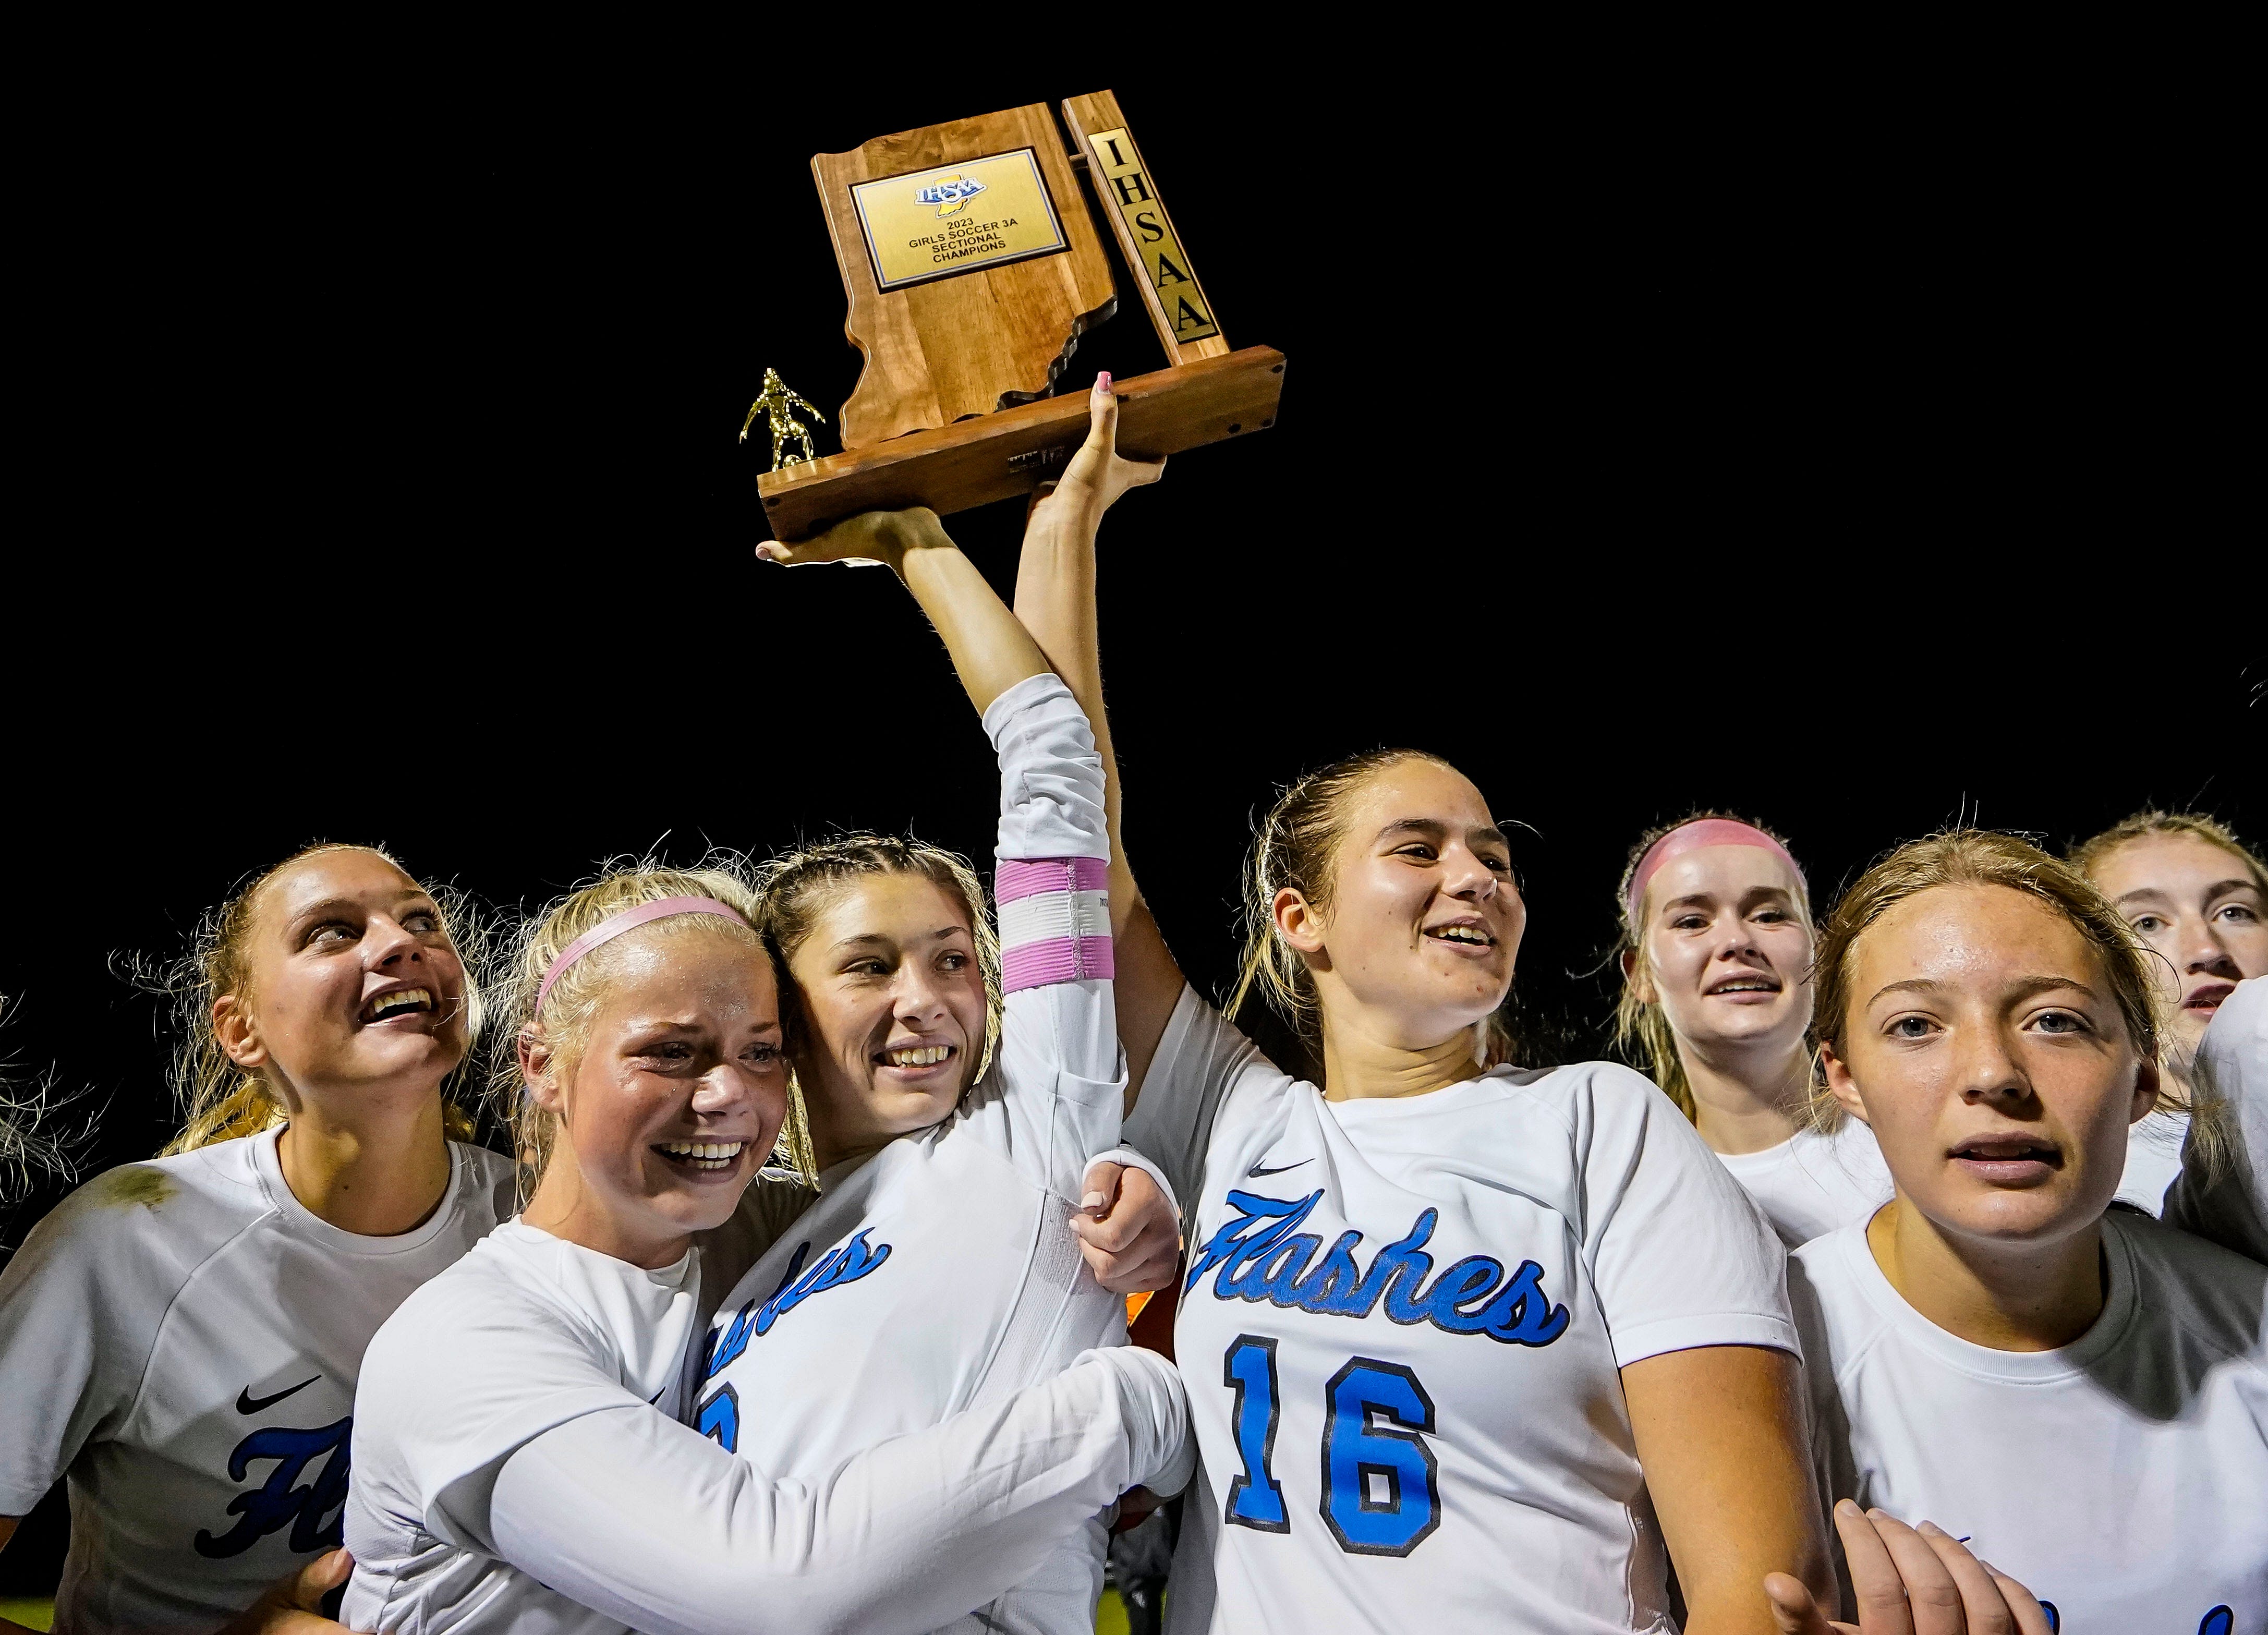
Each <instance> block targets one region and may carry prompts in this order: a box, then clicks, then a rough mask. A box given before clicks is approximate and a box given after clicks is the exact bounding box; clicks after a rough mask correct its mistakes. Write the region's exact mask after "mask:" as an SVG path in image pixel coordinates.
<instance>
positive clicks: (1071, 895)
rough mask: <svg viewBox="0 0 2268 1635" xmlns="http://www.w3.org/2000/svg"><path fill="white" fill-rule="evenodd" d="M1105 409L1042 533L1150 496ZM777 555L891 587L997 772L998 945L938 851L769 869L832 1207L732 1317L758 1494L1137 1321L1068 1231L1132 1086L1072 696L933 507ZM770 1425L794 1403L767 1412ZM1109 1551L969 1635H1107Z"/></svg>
mask: <svg viewBox="0 0 2268 1635" xmlns="http://www.w3.org/2000/svg"><path fill="white" fill-rule="evenodd" d="M1108 402H1109V399H1108V397H1107V396H1102V397H1099V398H1098V399H1096V400H1095V418H1094V425H1093V426H1092V427H1091V435H1090V438H1089V439H1088V442H1087V445H1086V446H1085V447H1083V448H1082V449H1081V450H1080V451H1079V454H1078V455H1077V457H1076V458H1075V459H1074V460H1073V461H1072V462H1071V466H1070V468H1068V470H1067V471H1066V474H1065V476H1064V482H1063V484H1062V485H1061V487H1060V488H1059V489H1058V490H1057V494H1056V496H1055V497H1052V498H1050V499H1049V500H1047V501H1045V502H1043V503H1042V505H1041V506H1040V508H1039V509H1038V510H1037V512H1035V513H1034V515H1033V517H1032V518H1031V520H1030V527H1032V528H1033V529H1035V530H1040V531H1046V530H1049V529H1052V528H1054V527H1058V526H1065V527H1083V528H1089V529H1091V528H1092V527H1094V523H1095V522H1096V521H1097V520H1099V519H1100V517H1101V512H1102V510H1103V509H1104V508H1105V507H1106V506H1107V505H1108V503H1109V500H1110V498H1112V497H1116V493H1117V492H1120V491H1123V489H1124V488H1125V487H1127V486H1130V485H1131V484H1132V483H1134V482H1146V481H1149V480H1151V479H1152V478H1154V477H1155V476H1156V475H1157V470H1156V468H1154V467H1136V466H1131V465H1130V464H1129V463H1128V462H1125V461H1122V460H1116V458H1115V456H1114V455H1113V454H1112V453H1111V449H1110V445H1109V440H1108V430H1107V428H1106V427H1105V426H1104V425H1103V424H1102V410H1103V408H1104V406H1107V405H1108ZM1088 497H1093V498H1094V501H1095V502H1096V503H1094V504H1091V505H1090V504H1087V503H1086V500H1087V498H1088ZM1064 512H1076V519H1068V520H1067V519H1064V518H1063V517H1062V516H1061V515H1060V513H1064ZM763 549H764V551H765V553H766V554H767V555H768V556H773V557H775V558H777V559H779V560H783V561H785V562H788V563H806V562H819V561H828V560H833V559H836V558H838V557H841V556H858V557H865V558H868V559H879V560H882V561H885V562H887V563H889V565H890V566H891V567H892V568H893V569H894V570H895V571H896V572H897V574H898V576H899V577H900V578H902V580H903V581H904V583H905V585H906V586H907V588H908V589H909V590H910V591H911V592H912V593H913V594H914V596H915V598H916V600H917V601H918V602H919V603H920V605H921V607H922V608H923V610H924V612H925V613H926V614H927V615H929V617H930V620H931V622H932V625H933V626H934V627H935V629H936V630H937V631H938V632H939V635H940V636H941V637H943V638H944V641H945V643H946V647H947V649H948V650H949V651H950V652H951V653H952V656H953V659H954V667H955V668H956V669H957V670H958V672H959V674H960V676H961V681H962V683H963V685H964V687H965V688H966V689H967V691H968V696H969V701H970V703H972V704H974V705H975V706H976V710H977V711H978V713H979V714H980V715H981V716H982V718H983V723H984V726H985V730H986V732H987V733H988V735H989V736H990V738H991V740H992V741H993V744H994V746H995V748H996V749H997V751H998V760H999V779H1000V818H999V829H998V843H997V849H996V857H997V867H996V874H995V880H996V893H997V896H998V902H999V904H1000V910H999V921H998V941H997V943H996V940H995V933H994V929H993V924H992V920H991V917H990V915H988V914H987V912H986V910H985V906H984V898H983V889H982V887H979V886H978V884H977V882H976V878H975V876H974V875H973V874H972V873H970V872H969V870H968V866H967V865H965V864H963V863H961V860H960V859H959V858H954V857H952V856H950V855H949V854H946V853H944V852H941V851H938V850H937V849H936V848H934V847H931V846H926V845H923V844H921V843H917V842H912V841H906V840H898V839H892V838H888V837H885V836H871V835H869V836H847V837H844V838H842V839H838V840H834V841H829V842H827V843H823V844H821V845H817V846H813V847H809V848H806V849H805V850H804V851H799V852H797V853H794V854H792V855H791V856H789V857H786V858H780V859H778V860H777V862H775V863H774V864H773V865H770V867H769V868H768V869H767V871H766V873H765V876H764V880H765V885H764V927H765V931H766V934H767V937H768V938H769V939H770V942H771V944H772V946H773V947H774V948H775V949H776V950H777V954H778V955H779V958H780V961H781V962H782V964H783V965H784V967H785V968H786V969H787V970H788V972H789V974H790V976H791V977H792V992H793V1000H794V1016H795V1019H796V1029H795V1033H796V1036H795V1042H794V1058H795V1063H796V1070H797V1077H798V1081H799V1083H800V1084H801V1085H802V1086H803V1087H804V1091H805V1094H806V1096H807V1097H808V1098H809V1104H810V1108H811V1128H812V1140H813V1146H814V1152H815V1154H816V1159H817V1162H818V1164H819V1166H820V1171H819V1188H820V1193H821V1196H820V1199H819V1201H818V1202H817V1203H816V1204H813V1205H812V1206H811V1208H810V1209H809V1211H808V1212H806V1213H805V1214H804V1215H803V1217H802V1218H801V1219H799V1220H798V1221H797V1222H796V1223H795V1225H794V1227H793V1229H792V1231H790V1232H788V1233H786V1234H784V1236H782V1237H781V1238H780V1240H779V1241H778V1242H777V1244H775V1245H774V1246H773V1248H772V1249H771V1250H770V1253H769V1254H768V1255H766V1256H765V1257H764V1258H763V1259H762V1261H760V1262H759V1263H757V1264H756V1265H755V1268H754V1269H753V1270H750V1271H749V1273H748V1274H747V1277H746V1278H743V1279H742V1280H741V1282H740V1287H738V1288H737V1289H735V1290H734V1291H733V1293H732V1294H731V1296H729V1297H728V1298H727V1300H726V1301H725V1306H724V1307H723V1308H722V1309H721V1310H720V1311H719V1312H718V1317H717V1320H716V1323H715V1326H714V1328H713V1330H712V1332H711V1337H710V1345H709V1359H708V1368H707V1376H706V1379H705V1380H704V1381H703V1396H702V1400H701V1403H700V1405H699V1407H698V1410H696V1412H697V1417H696V1423H697V1424H698V1425H700V1426H701V1428H703V1430H705V1431H707V1432H709V1433H710V1434H711V1435H714V1436H716V1437H717V1438H718V1440H721V1441H723V1442H724V1444H725V1446H726V1447H738V1448H739V1449H740V1451H741V1452H742V1453H743V1454H744V1455H747V1456H748V1457H750V1458H752V1459H754V1460H755V1462H756V1463H758V1464H759V1465H761V1466H762V1467H763V1468H764V1469H767V1470H770V1471H774V1472H776V1473H777V1474H780V1475H792V1476H803V1477H811V1478H814V1479H815V1478H816V1477H819V1476H821V1474H822V1473H824V1472H825V1471H826V1470H827V1469H829V1468H830V1467H831V1466H833V1465H834V1464H836V1462H839V1461H840V1460H842V1459H843V1458H844V1457H846V1456H847V1455H850V1454H852V1453H854V1452H856V1451H857V1450H858V1449H861V1448H865V1447H872V1446H873V1445H874V1444H875V1443H876V1442H878V1441H880V1440H883V1439H885V1438H887V1437H891V1436H896V1435H901V1434H903V1433H906V1432H913V1431H917V1430H920V1429H922V1428H924V1427H926V1426H929V1425H935V1424H938V1423H939V1422H940V1421H942V1420H944V1419H945V1418H947V1417H948V1416H950V1415H952V1414H954V1413H956V1412H958V1411H960V1410H963V1409H965V1408H968V1407H969V1406H971V1405H973V1404H977V1403H990V1402H993V1401H997V1400H998V1399H999V1398H1000V1397H1001V1396H1004V1395H1005V1394H1006V1393H1008V1392H1010V1391H1013V1390H1014V1389H1016V1388H1020V1387H1023V1386H1027V1385H1030V1384H1032V1383H1034V1382H1035V1381H1040V1380H1043V1379H1046V1378H1049V1377H1050V1376H1052V1375H1053V1374H1056V1373H1057V1371H1059V1370H1060V1369H1062V1368H1063V1367H1064V1366H1066V1365H1067V1364H1069V1363H1070V1362H1071V1360H1072V1359H1074V1358H1076V1357H1077V1356H1079V1354H1080V1353H1081V1352H1083V1351H1088V1350H1089V1349H1091V1348H1094V1347H1097V1346H1108V1345H1116V1344H1123V1342H1124V1340H1125V1337H1126V1330H1125V1308H1124V1307H1123V1303H1122V1302H1121V1301H1119V1300H1116V1298H1114V1297H1113V1295H1112V1293H1111V1292H1110V1291H1109V1290H1108V1288H1106V1287H1105V1286H1103V1285H1101V1284H1099V1283H1098V1282H1097V1281H1096V1280H1095V1279H1094V1278H1093V1277H1090V1276H1088V1275H1086V1270H1085V1269H1084V1268H1083V1267H1082V1265H1081V1263H1080V1257H1079V1252H1078V1246H1077V1243H1076V1241H1075V1240H1074V1239H1073V1237H1072V1235H1071V1230H1070V1223H1071V1222H1072V1221H1074V1220H1078V1219H1080V1215H1081V1204H1082V1201H1083V1200H1085V1199H1086V1198H1087V1193H1086V1183H1085V1182H1084V1181H1083V1180H1082V1176H1083V1174H1084V1172H1085V1170H1086V1167H1087V1163H1088V1160H1089V1157H1090V1155H1092V1154H1094V1153H1098V1152H1101V1151H1102V1150H1104V1149H1107V1148H1112V1147H1115V1146H1116V1145H1117V1142H1118V1135H1119V1121H1120V1117H1121V1115H1122V1111H1123V1102H1124V1091H1125V1080H1124V1077H1123V1067H1122V1065H1121V1062H1120V1058H1119V1051H1118V1036H1117V1029H1116V1017H1115V1014H1114V1011H1113V1005H1112V995H1111V981H1110V976H1111V969H1112V963H1111V943H1110V918H1109V910H1108V900H1107V898H1106V897H1105V896H1104V895H1103V889H1102V888H1103V886H1104V883H1105V880H1106V878H1107V873H1108V839H1107V824H1106V820H1105V816H1104V808H1103V784H1102V765H1101V760H1100V758H1099V757H1098V755H1096V752H1095V749H1094V740H1093V737H1092V735H1091V733H1090V731H1089V728H1088V725H1087V722H1086V718H1085V716H1084V715H1083V714H1082V713H1081V712H1080V710H1079V705H1078V703H1076V702H1075V701H1074V700H1073V699H1072V697H1071V693H1070V691H1069V689H1066V688H1065V687H1064V684H1063V682H1062V681H1060V680H1058V679H1057V677H1056V676H1055V675H1054V674H1051V673H1050V672H1049V668H1048V662H1047V659H1046V657H1045V656H1044V655H1043V654H1042V652H1040V650H1039V648H1038V647H1037V646H1036V645H1035V644H1034V643H1033V641H1032V638H1031V637H1029V636H1028V635H1027V634H1026V633H1025V630H1024V628H1023V626H1022V625H1020V623H1018V622H1017V621H1016V618H1015V616H1014V615H1013V614H1012V613H1010V612H1009V611H1008V609H1007V608H1005V606H1004V605H1002V603H1001V601H1000V600H999V598H998V596H997V595H995V594H994V593H993V592H992V590H991V588H990V586H988V585H987V584H986V583H985V581H984V578H983V576H982V575H981V574H980V573H978V571H976V568H975V567H974V566H973V565H972V564H971V563H969V562H968V559H967V558H966V557H965V556H962V555H961V552H960V551H959V550H958V549H955V548H954V544H953V541H951V540H950V539H948V538H947V537H946V534H945V533H944V531H943V529H942V528H941V527H939V526H938V522H937V519H936V518H935V517H934V516H933V515H932V513H930V512H926V511H921V512H905V513H899V514H897V515H895V516H877V517H873V518H869V519H861V521H860V522H859V523H858V524H857V525H851V526H846V527H843V528H838V529H836V530H834V531H833V532H832V533H830V534H827V535H824V536H822V537H821V539H818V540H815V541H808V542H806V543H803V544H799V545H777V544H776V545H769V546H766V547H764V548H763ZM1138 1174H1139V1172H1138V1171H1137V1172H1130V1177H1129V1183H1130V1184H1138V1183H1137V1182H1134V1181H1133V1176H1134V1175H1138ZM1160 1204H1161V1207H1160V1219H1159V1223H1158V1224H1159V1232H1158V1242H1157V1248H1158V1255H1157V1256H1156V1268H1155V1270H1156V1271H1157V1273H1158V1276H1157V1277H1156V1278H1154V1279H1152V1280H1151V1283H1145V1284H1144V1285H1142V1286H1151V1285H1152V1283H1164V1282H1167V1281H1169V1280H1170V1279H1171V1277H1172V1266H1173V1259H1174V1253H1175V1243H1174V1229H1173V1221H1172V1211H1171V1209H1170V1207H1165V1206H1163V1200H1162V1197H1161V1198H1160ZM1082 1225H1083V1226H1085V1225H1086V1223H1084V1222H1082ZM777 1401H787V1402H793V1403H801V1404H805V1406H804V1407H803V1408H802V1409H801V1410H800V1411H799V1412H797V1413H795V1414H793V1415H767V1414H761V1413H757V1412H755V1411H753V1410H751V1408H750V1407H749V1406H748V1405H749V1404H753V1403H769V1402H777ZM1104 1543H1105V1533H1104V1528H1103V1523H1102V1521H1101V1520H1100V1519H1099V1518H1089V1519H1088V1520H1087V1521H1086V1523H1085V1524H1084V1525H1083V1526H1082V1527H1081V1528H1079V1530H1078V1531H1077V1532H1076V1533H1075V1534H1074V1535H1072V1536H1070V1537H1067V1538H1066V1539H1065V1540H1064V1544H1063V1547H1062V1548H1061V1549H1060V1550H1057V1551H1056V1552H1055V1553H1054V1554H1052V1555H1051V1556H1050V1558H1049V1560H1048V1561H1047V1562H1046V1563H1045V1564H1044V1565H1042V1567H1041V1569H1040V1570H1039V1571H1038V1572H1034V1573H1032V1574H1030V1575H1029V1576H1027V1577H1026V1578H1025V1579H1024V1580H1021V1581H1020V1582H1019V1583H1018V1584H1017V1586H1016V1587H1015V1588H1014V1589H1013V1591H1011V1592H1010V1593H1009V1594H1006V1595H1005V1596H1002V1597H1000V1598H999V1599H998V1600H996V1601H994V1602H991V1603H990V1604H989V1605H986V1606H983V1607H978V1608H976V1609H974V1610H972V1609H971V1608H969V1607H964V1608H961V1609H958V1610H959V1611H960V1612H961V1613H964V1614H967V1615H968V1616H967V1617H964V1618H963V1619H961V1621H960V1622H958V1623H956V1624H954V1625H953V1626H952V1627H953V1628H954V1629H955V1630H962V1629H966V1630H968V1631H985V1630H1004V1629H1005V1630H1014V1631H1034V1632H1040V1631H1045V1632H1049V1635H1075V1632H1076V1635H1090V1632H1091V1631H1093V1630H1094V1609H1095V1602H1096V1598H1097V1596H1098V1595H1099V1594H1100V1593H1101V1587H1102V1562H1103V1550H1104ZM973 1605H974V1603H972V1606H973Z"/></svg>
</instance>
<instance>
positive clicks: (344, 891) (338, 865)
mask: <svg viewBox="0 0 2268 1635" xmlns="http://www.w3.org/2000/svg"><path fill="white" fill-rule="evenodd" d="M430 901H431V899H430V897H428V895H427V894H426V891H425V888H424V887H423V886H421V885H419V884H418V883H417V882H416V880H412V879H410V878H409V875H407V874H405V873H402V871H401V868H400V867H399V866H398V865H395V864H394V863H393V862H391V861H390V860H388V859H387V858H385V857H384V856H382V855H380V854H379V853H378V852H375V851H364V850H362V849H361V848H359V847H342V848H341V849H339V850H337V851H322V852H317V853H315V854H314V855H313V856H311V857H305V858H296V859H294V860H293V861H292V862H290V863H287V864H285V865H284V866H283V867H282V868H281V869H278V870H277V871H276V873H275V874H274V875H272V876H271V877H270V878H269V880H268V881H267V882H266V884H265V885H263V886H262V887H261V892H260V897H259V901H258V902H257V903H256V904H255V911H256V913H257V915H258V917H260V918H261V919H262V920H265V921H275V922H280V923H284V924H289V923H290V922H291V921H294V920H296V919H299V918H302V917H305V916H306V915H308V914H310V913H313V912H318V911H320V910H323V909H325V908H327V907H337V908H341V909H358V910H363V911H365V912H369V911H374V910H387V911H391V910H394V909H397V908H399V907H401V905H402V904H404V903H407V902H421V903H422V902H430Z"/></svg>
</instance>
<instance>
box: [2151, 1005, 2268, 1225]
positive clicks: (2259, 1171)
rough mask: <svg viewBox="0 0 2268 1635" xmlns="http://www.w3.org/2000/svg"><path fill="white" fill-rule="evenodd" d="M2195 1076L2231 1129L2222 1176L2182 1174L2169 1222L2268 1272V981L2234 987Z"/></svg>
mask: <svg viewBox="0 0 2268 1635" xmlns="http://www.w3.org/2000/svg"><path fill="white" fill-rule="evenodd" d="M2197 1060H2198V1065H2197V1077H2198V1080H2199V1082H2200V1084H2201V1086H2202V1087H2203V1089H2204V1091H2205V1094H2210V1095H2212V1096H2213V1097H2214V1098H2215V1099H2216V1100H2217V1101H2219V1103H2220V1110H2221V1116H2222V1117H2223V1118H2224V1119H2225V1120H2226V1121H2227V1123H2228V1138H2229V1145H2230V1152H2229V1153H2228V1160H2229V1161H2228V1169H2227V1173H2225V1174H2221V1175H2210V1174H2207V1173H2205V1169H2204V1168H2203V1167H2198V1168H2197V1169H2195V1170H2194V1171H2192V1170H2188V1169H2185V1170H2184V1171H2183V1174H2182V1175H2181V1177H2180V1179H2179V1180H2177V1181H2176V1182H2175V1183H2174V1186H2173V1188H2172V1189H2171V1190H2170V1191H2169V1192H2168V1193H2167V1194H2166V1219H2168V1220H2169V1221H2170V1222H2172V1223H2173V1224H2174V1225H2175V1226H2180V1227H2182V1228H2183V1229H2184V1230H2186V1231H2190V1232H2193V1233H2195V1234H2198V1236H2199V1237H2201V1238H2204V1239H2205V1240H2206V1241H2208V1242H2213V1243H2218V1244H2220V1246H2221V1247H2222V1248H2228V1249H2234V1250H2235V1251H2236V1252H2237V1253H2238V1254H2240V1255H2243V1256H2249V1257H2250V1258H2251V1259H2253V1260H2256V1261H2258V1262H2260V1263H2262V1264H2264V1265H2268V976H2255V977H2253V978H2252V979H2251V980H2250V981H2249V982H2241V983H2237V984H2236V991H2235V993H2232V994H2230V995H2229V996H2228V998H2226V999H2223V1000H2222V1001H2221V1002H2220V1010H2219V1011H2217V1012H2216V1013H2214V1015H2213V1024H2212V1026H2210V1027H2207V1028H2206V1029H2205V1038H2204V1040H2203V1041H2202V1042H2200V1043H2199V1044H2198V1055H2197Z"/></svg>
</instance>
